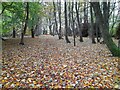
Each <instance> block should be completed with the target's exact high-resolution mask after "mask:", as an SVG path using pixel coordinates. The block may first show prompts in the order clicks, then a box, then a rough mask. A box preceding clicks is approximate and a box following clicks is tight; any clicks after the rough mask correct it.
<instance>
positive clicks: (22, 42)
mask: <svg viewBox="0 0 120 90" xmlns="http://www.w3.org/2000/svg"><path fill="white" fill-rule="evenodd" d="M28 18H29V2H27V5H26V19H25V26H24V30H23V31H22V33H21V41H20V43H19V44H20V45H24V35H25V32H26V29H27V24H28Z"/></svg>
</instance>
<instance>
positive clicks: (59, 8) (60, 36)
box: [58, 2, 63, 39]
mask: <svg viewBox="0 0 120 90" xmlns="http://www.w3.org/2000/svg"><path fill="white" fill-rule="evenodd" d="M58 4H59V6H58V14H59V23H60V26H59V39H63V38H62V34H61V33H62V32H61V2H59V3H58Z"/></svg>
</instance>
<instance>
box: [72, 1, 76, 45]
mask: <svg viewBox="0 0 120 90" xmlns="http://www.w3.org/2000/svg"><path fill="white" fill-rule="evenodd" d="M72 30H73V39H74V46H76V42H75V38H76V33H75V18H74V2H72Z"/></svg>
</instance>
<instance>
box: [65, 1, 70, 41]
mask: <svg viewBox="0 0 120 90" xmlns="http://www.w3.org/2000/svg"><path fill="white" fill-rule="evenodd" d="M64 9H65V15H64V16H65V31H66V32H65V40H66V42H67V43H71V42H70V41H69V39H68V22H67V3H66V1H65V2H64Z"/></svg>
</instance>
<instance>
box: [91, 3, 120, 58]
mask: <svg viewBox="0 0 120 90" xmlns="http://www.w3.org/2000/svg"><path fill="white" fill-rule="evenodd" d="M91 4H92V7H93V9H94V12H95V16H96V18H98V20H99V27H100V30H101V33H102V36H103V39H104V42H105V44H106V45H107V47H108V49H109V50H110V51H111V53H112V55H113V56H118V57H120V48H118V47H117V46H116V44H115V43H114V42H113V40H112V38H111V36H110V34H109V29H108V24H107V23H106V19H104V16H103V15H102V12H101V10H100V4H99V2H91ZM103 5H104V4H103Z"/></svg>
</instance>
